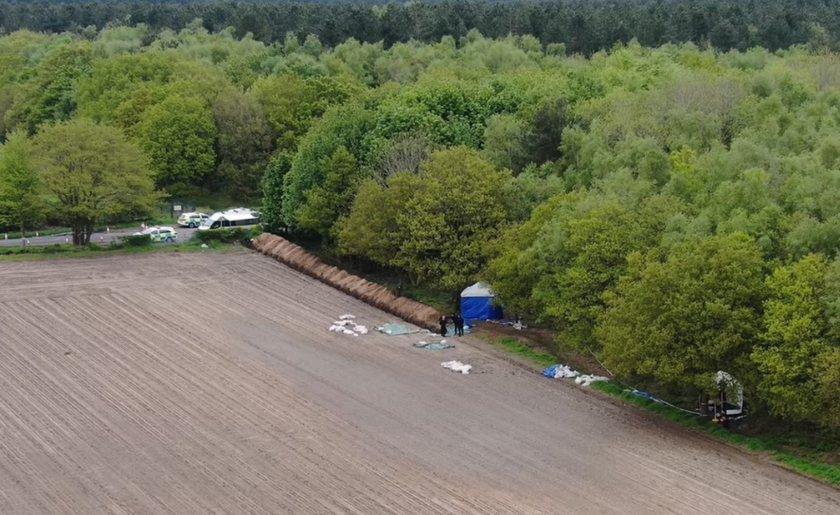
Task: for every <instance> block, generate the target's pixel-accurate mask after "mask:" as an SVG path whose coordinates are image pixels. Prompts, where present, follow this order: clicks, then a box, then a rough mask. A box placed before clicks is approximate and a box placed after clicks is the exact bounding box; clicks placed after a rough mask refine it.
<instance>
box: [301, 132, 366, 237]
mask: <svg viewBox="0 0 840 515" xmlns="http://www.w3.org/2000/svg"><path fill="white" fill-rule="evenodd" d="M320 168H321V171H320V175H321V176H323V177H324V181H323V182H322V183H321V184H318V185H317V186H315V187H313V188H311V189H309V190H307V192H306V201H305V203H304V204H303V205H302V206H300V207H299V208H298V211H297V216H296V217H295V218H296V220H297V221H298V224H299V226H300V228H301V229H303V230H304V231H309V232H312V233H315V234H318V235H320V236H321V237H322V238H328V237H329V236H330V232H331V231H332V228H333V225H334V224H335V223H336V222H337V221H338V220H339V218H341V217H342V216H344V215H346V214H347V213H348V212H349V211H350V204H351V202H352V201H353V196H354V195H355V193H356V183H357V182H358V180H359V171H358V170H359V167H358V164H357V163H356V159H355V158H354V157H353V155H352V154H351V153H350V152H348V151H347V149H346V148H344V147H343V146H342V147H338V149H336V151H335V152H333V154H332V155H331V156H330V157H328V158H324V159H323V160H322V161H321V163H320Z"/></svg>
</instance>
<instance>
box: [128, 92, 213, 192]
mask: <svg viewBox="0 0 840 515" xmlns="http://www.w3.org/2000/svg"><path fill="white" fill-rule="evenodd" d="M215 137H216V126H215V124H214V123H213V115H212V113H211V111H210V109H209V107H208V106H207V104H206V103H205V102H204V101H203V100H201V99H199V98H194V97H182V96H170V97H167V98H166V100H164V101H163V102H161V103H159V104H157V105H155V106H153V107H151V108H149V109H148V110H147V111H146V112H145V113H144V115H143V121H142V122H141V128H140V144H141V145H142V147H143V149H144V150H145V151H146V152H147V154H148V155H149V158H150V159H151V162H152V166H153V167H154V169H155V171H156V181H157V184H158V186H160V187H166V188H171V189H174V190H175V191H178V190H183V189H184V188H185V187H188V186H197V185H198V184H200V183H201V181H202V180H203V179H204V178H205V177H207V175H208V174H209V173H210V171H211V170H213V166H214V164H215V160H216V152H215V148H214V140H215Z"/></svg>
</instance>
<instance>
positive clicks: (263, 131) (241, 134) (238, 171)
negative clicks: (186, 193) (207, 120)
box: [213, 90, 272, 199]
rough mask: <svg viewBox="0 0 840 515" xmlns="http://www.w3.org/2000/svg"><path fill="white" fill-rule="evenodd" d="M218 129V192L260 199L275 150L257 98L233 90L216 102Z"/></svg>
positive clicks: (215, 114) (215, 110) (214, 109)
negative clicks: (266, 172) (263, 179)
mask: <svg viewBox="0 0 840 515" xmlns="http://www.w3.org/2000/svg"><path fill="white" fill-rule="evenodd" d="M213 118H214V120H215V124H216V127H217V129H218V133H217V138H216V149H217V152H216V153H217V155H218V160H219V165H218V174H217V177H215V181H214V182H216V185H215V186H216V189H220V190H224V191H226V192H228V193H229V194H230V195H232V196H234V197H235V198H246V199H248V198H258V192H259V187H260V180H261V179H262V174H263V170H264V169H265V166H266V162H267V161H268V156H269V155H270V152H271V150H272V138H271V130H270V128H269V125H268V121H267V120H266V117H265V113H263V110H262V107H261V106H260V104H259V103H257V101H256V100H254V98H253V97H251V96H248V95H245V94H243V93H239V92H238V91H235V90H234V91H230V92H227V93H225V94H223V95H220V96H219V97H218V98H217V99H216V101H215V102H214V103H213Z"/></svg>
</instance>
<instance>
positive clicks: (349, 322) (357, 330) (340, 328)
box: [330, 314, 368, 336]
mask: <svg viewBox="0 0 840 515" xmlns="http://www.w3.org/2000/svg"><path fill="white" fill-rule="evenodd" d="M338 318H339V319H338V320H336V321H335V322H333V323H332V325H331V326H330V331H332V332H334V333H341V334H346V335H348V336H359V335H360V334H367V332H368V328H367V327H365V326H363V325H361V324H357V323H356V322H354V321H353V319H354V318H356V317H355V316H354V315H350V314H345V315H341V316H340V317H338Z"/></svg>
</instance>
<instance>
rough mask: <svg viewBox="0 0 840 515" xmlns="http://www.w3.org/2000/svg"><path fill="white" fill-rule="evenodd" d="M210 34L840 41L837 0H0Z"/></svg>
mask: <svg viewBox="0 0 840 515" xmlns="http://www.w3.org/2000/svg"><path fill="white" fill-rule="evenodd" d="M197 18H198V19H201V24H202V26H203V27H204V28H205V29H207V30H208V31H210V32H219V31H222V30H225V29H227V28H232V29H233V31H234V34H235V35H236V37H242V36H244V35H246V34H249V33H250V34H252V35H253V38H254V39H256V40H258V41H262V42H264V43H268V44H270V43H282V42H283V40H284V39H285V37H286V33H287V32H289V31H292V32H297V33H299V34H304V35H305V34H312V35H314V36H317V37H318V39H319V40H320V41H321V42H322V43H323V44H324V45H327V46H330V47H334V46H336V45H338V44H340V43H342V42H344V41H346V40H347V39H349V38H353V39H356V40H357V41H360V42H364V43H376V42H379V41H382V42H383V43H384V45H385V47H386V48H387V47H390V46H391V45H393V44H395V43H406V42H408V41H421V42H424V43H434V42H437V41H440V38H442V37H443V36H453V37H455V38H456V39H459V38H461V37H464V36H466V34H467V32H468V31H469V30H470V29H476V30H478V31H479V32H481V33H482V34H483V35H484V36H485V37H489V38H492V39H496V38H500V37H505V36H507V35H509V34H512V35H515V36H524V35H531V36H534V37H536V38H537V39H538V40H539V41H540V43H542V44H543V45H547V44H550V43H563V44H564V45H565V46H566V48H567V49H568V50H569V52H571V53H581V54H584V55H591V54H592V53H594V52H597V51H599V50H605V49H609V48H611V47H612V46H613V45H615V44H616V43H624V44H626V43H629V42H630V40H632V39H635V40H637V41H638V42H639V43H641V44H642V45H644V46H660V45H663V44H666V43H688V42H692V43H695V44H698V45H700V44H705V45H711V46H714V47H715V48H717V49H719V50H731V49H738V50H746V49H748V48H751V47H754V46H760V47H763V48H767V49H768V50H778V49H784V48H788V47H790V46H791V45H798V44H803V43H807V42H809V41H813V40H828V41H830V42H831V43H832V44H836V43H837V37H838V36H837V35H838V34H840V6H838V5H837V2H833V1H831V0H738V1H732V0H618V1H615V0H613V1H610V0H534V1H523V0H507V1H505V0H500V1H493V0H422V1H419V2H413V1H412V2H407V1H406V2H401V1H396V2H393V1H392V2H382V1H381V0H380V1H377V0H236V1H233V0H228V1H225V0H0V29H2V30H3V31H5V32H6V33H11V32H14V31H15V30H18V29H29V30H34V31H37V32H42V31H46V32H53V33H60V32H75V33H79V32H82V31H84V30H85V29H86V28H88V27H97V28H100V29H101V28H103V27H106V26H109V25H114V24H120V25H137V24H144V25H146V26H148V27H149V28H150V29H151V30H152V33H157V32H158V31H160V30H163V29H171V30H175V31H180V30H181V29H183V28H185V27H186V26H187V25H189V24H190V23H192V22H193V20H195V19H197Z"/></svg>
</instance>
